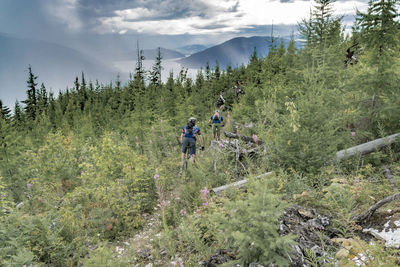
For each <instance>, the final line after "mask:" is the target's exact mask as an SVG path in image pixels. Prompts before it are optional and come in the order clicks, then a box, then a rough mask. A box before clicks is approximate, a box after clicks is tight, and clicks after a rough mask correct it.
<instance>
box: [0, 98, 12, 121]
mask: <svg viewBox="0 0 400 267" xmlns="http://www.w3.org/2000/svg"><path fill="white" fill-rule="evenodd" d="M0 117H1V118H3V119H4V120H5V121H8V120H9V119H10V117H11V111H10V109H9V108H8V107H7V106H5V105H3V102H2V101H1V99H0Z"/></svg>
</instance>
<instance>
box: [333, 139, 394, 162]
mask: <svg viewBox="0 0 400 267" xmlns="http://www.w3.org/2000/svg"><path fill="white" fill-rule="evenodd" d="M399 140H400V133H397V134H392V135H389V136H386V137H383V138H379V139H376V140H374V141H371V142H368V143H364V144H361V145H358V146H355V147H351V148H348V149H343V150H340V151H338V152H337V153H336V159H338V160H341V159H344V158H350V157H353V156H355V155H359V154H361V155H364V154H368V153H371V152H374V151H376V150H378V149H381V148H383V147H385V146H389V145H391V144H393V143H395V142H398V141H399Z"/></svg>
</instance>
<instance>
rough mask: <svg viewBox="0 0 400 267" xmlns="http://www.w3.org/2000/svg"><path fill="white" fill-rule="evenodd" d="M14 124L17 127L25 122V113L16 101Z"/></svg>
mask: <svg viewBox="0 0 400 267" xmlns="http://www.w3.org/2000/svg"><path fill="white" fill-rule="evenodd" d="M12 119H13V122H14V124H15V125H17V126H20V125H22V123H23V122H24V112H23V110H22V108H21V105H20V104H19V102H18V101H15V106H14V115H13V118H12Z"/></svg>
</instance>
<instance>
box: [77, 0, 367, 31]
mask: <svg viewBox="0 0 400 267" xmlns="http://www.w3.org/2000/svg"><path fill="white" fill-rule="evenodd" d="M70 1H73V0H70ZM197 2H198V3H197V4H201V6H204V7H208V9H204V10H201V9H196V7H195V6H196V3H195V1H192V2H191V3H192V5H193V6H194V7H193V10H192V11H191V12H188V13H190V14H192V16H190V17H188V16H183V17H181V18H178V17H175V18H171V19H165V18H163V16H164V17H167V16H170V15H171V14H167V13H168V12H171V10H170V9H169V10H165V11H163V9H162V8H159V9H154V10H151V9H149V8H142V7H137V8H133V9H125V10H118V11H115V13H114V14H115V16H113V17H103V18H100V19H99V22H100V25H99V26H98V27H97V28H96V30H97V31H98V32H100V33H107V32H119V33H121V34H123V33H125V32H129V31H133V32H138V33H147V34H165V35H180V34H192V35H196V34H221V33H235V32H239V31H241V30H243V29H246V28H248V29H249V28H252V27H257V26H265V25H271V24H272V23H273V24H275V25H277V24H283V25H293V24H297V23H298V22H299V21H301V19H303V18H307V17H308V16H309V12H310V9H311V8H312V6H313V5H314V2H313V1H301V0H297V1H292V2H280V1H276V0H240V1H239V0H220V1H215V0H199V1H197ZM366 6H367V4H366V3H365V2H362V1H361V0H358V1H339V2H336V3H335V5H334V9H335V14H337V15H349V14H355V11H356V9H357V8H358V9H360V10H363V9H365V8H366ZM163 12H165V14H163ZM186 14H187V13H186Z"/></svg>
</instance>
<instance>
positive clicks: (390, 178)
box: [383, 166, 399, 191]
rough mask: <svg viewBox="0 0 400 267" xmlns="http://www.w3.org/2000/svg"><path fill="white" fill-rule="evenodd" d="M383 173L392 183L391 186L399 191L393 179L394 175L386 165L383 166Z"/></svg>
mask: <svg viewBox="0 0 400 267" xmlns="http://www.w3.org/2000/svg"><path fill="white" fill-rule="evenodd" d="M383 175H385V177H386V179H388V180H389V182H390V184H391V185H392V188H393V189H394V190H396V191H399V188H398V187H397V186H396V181H395V179H394V176H393V174H392V172H391V171H390V169H389V167H388V166H384V173H383Z"/></svg>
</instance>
